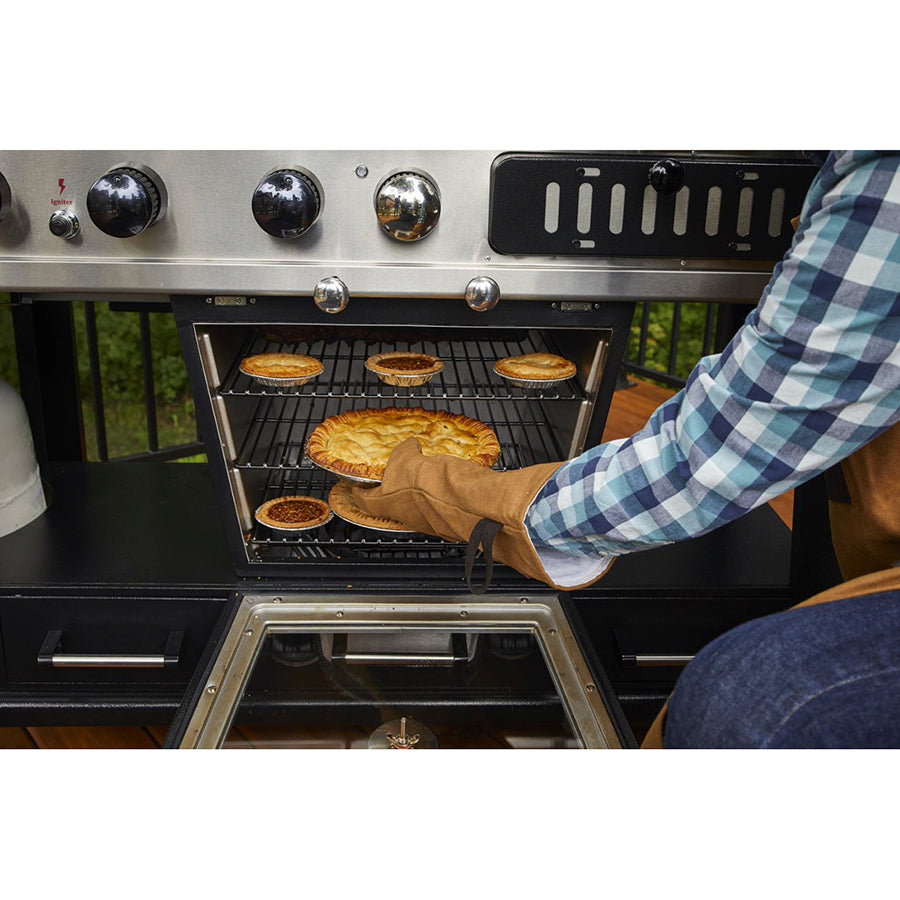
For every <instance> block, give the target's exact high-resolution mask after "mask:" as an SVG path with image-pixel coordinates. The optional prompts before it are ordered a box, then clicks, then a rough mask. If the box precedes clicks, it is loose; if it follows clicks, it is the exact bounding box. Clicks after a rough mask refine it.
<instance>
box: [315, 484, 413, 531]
mask: <svg viewBox="0 0 900 900" xmlns="http://www.w3.org/2000/svg"><path fill="white" fill-rule="evenodd" d="M328 505H329V506H330V507H331V508H332V509H333V510H334V514H335V515H336V516H338V517H339V518H341V519H343V520H344V521H345V522H350V524H351V525H362V526H363V527H365V528H376V529H378V530H379V531H409V529H408V528H407V527H406V526H405V525H404V524H403V523H402V522H397V521H395V520H394V519H386V518H384V517H383V516H373V515H370V514H369V513H367V512H363V511H362V510H361V509H360V508H359V507H358V506H357V505H356V501H355V500H354V499H353V491H352V489H351V487H350V484H349V482H347V481H339V482H338V483H337V484H336V485H335V486H334V487H333V488H332V489H331V492H330V493H329V494H328Z"/></svg>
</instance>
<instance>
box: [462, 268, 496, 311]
mask: <svg viewBox="0 0 900 900" xmlns="http://www.w3.org/2000/svg"><path fill="white" fill-rule="evenodd" d="M499 302H500V287H499V286H498V284H497V282H496V281H494V279H493V278H488V277H487V275H479V276H478V277H477V278H473V279H472V280H471V281H470V282H469V283H468V284H467V285H466V303H468V304H469V306H471V307H472V309H474V310H475V312H487V311H488V310H489V309H493V308H494V307H495V306H496V305H497V304H498V303H499Z"/></svg>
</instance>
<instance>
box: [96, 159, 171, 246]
mask: <svg viewBox="0 0 900 900" xmlns="http://www.w3.org/2000/svg"><path fill="white" fill-rule="evenodd" d="M87 210H88V215H89V216H90V217H91V221H92V222H93V223H94V224H95V225H96V226H97V227H98V228H99V229H100V230H101V231H103V232H105V233H106V234H108V235H111V236H112V237H118V238H126V237H133V236H134V235H136V234H140V233H141V232H142V231H146V230H147V229H148V228H150V226H151V225H155V224H156V223H157V222H158V221H159V220H160V219H161V218H162V217H163V215H164V214H165V211H166V190H165V186H164V185H163V182H162V179H161V178H160V177H159V175H157V174H156V173H155V172H154V171H153V170H152V169H148V168H147V167H146V166H141V167H140V168H138V167H137V166H121V167H119V168H116V169H111V170H110V171H109V172H107V173H106V174H105V175H104V176H103V177H102V178H100V179H98V180H97V181H95V182H94V184H93V185H91V189H90V190H89V191H88V196H87Z"/></svg>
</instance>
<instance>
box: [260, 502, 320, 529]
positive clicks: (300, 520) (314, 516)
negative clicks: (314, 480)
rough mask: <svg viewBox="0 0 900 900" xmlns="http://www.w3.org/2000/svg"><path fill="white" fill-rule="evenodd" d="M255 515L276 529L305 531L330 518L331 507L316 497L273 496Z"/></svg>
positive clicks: (263, 523)
mask: <svg viewBox="0 0 900 900" xmlns="http://www.w3.org/2000/svg"><path fill="white" fill-rule="evenodd" d="M255 517H256V521H257V522H259V523H260V524H261V525H268V526H269V528H275V529H277V530H278V531H305V530H306V529H307V528H318V527H319V525H324V524H325V523H326V522H327V521H328V520H329V519H330V518H331V509H330V508H329V506H328V504H327V503H326V502H325V501H324V500H319V499H317V498H316V497H275V498H274V499H273V500H266V502H265V503H263V505H262V506H260V508H259V509H258V510H256V513H255Z"/></svg>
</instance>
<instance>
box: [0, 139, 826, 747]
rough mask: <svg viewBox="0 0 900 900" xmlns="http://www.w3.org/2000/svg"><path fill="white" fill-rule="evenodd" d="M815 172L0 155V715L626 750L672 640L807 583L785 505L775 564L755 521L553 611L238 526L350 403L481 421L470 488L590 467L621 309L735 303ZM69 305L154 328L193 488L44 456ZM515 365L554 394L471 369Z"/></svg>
mask: <svg viewBox="0 0 900 900" xmlns="http://www.w3.org/2000/svg"><path fill="white" fill-rule="evenodd" d="M813 172H814V168H813V167H812V166H811V165H810V164H808V163H807V162H806V161H805V160H804V159H803V158H802V157H801V156H800V155H799V154H796V153H788V152H781V153H775V152H751V151H747V152H742V153H723V152H711V153H700V152H694V151H686V152H676V151H665V152H663V151H660V152H628V153H625V152H622V153H618V152H606V153H600V152H596V153H594V152H592V153H515V152H511V153H499V152H488V151H455V152H435V151H396V152H394V151H391V152H388V151H327V152H326V151H308V152H299V151H282V152H231V151H217V152H209V153H203V152H160V151H146V152H144V151H133V152H132V151H130V152H87V151H84V152H82V151H71V152H40V153H24V152H0V173H2V179H0V186H2V187H3V191H2V193H0V216H2V217H3V219H2V221H0V290H6V291H9V292H11V294H12V295H13V299H14V303H15V304H17V305H16V316H17V334H18V336H19V347H20V367H21V368H22V370H23V373H24V375H26V376H29V377H28V378H27V379H26V380H23V396H24V398H25V400H26V404H27V405H28V408H29V414H30V418H31V421H32V428H33V430H34V431H35V442H36V446H38V447H39V448H40V449H41V455H42V460H41V462H42V468H43V471H44V473H45V480H46V481H47V483H48V485H49V488H50V492H51V502H50V506H49V508H48V510H47V512H46V513H45V514H44V515H43V516H42V517H41V518H39V519H38V520H36V521H35V522H33V523H32V524H31V525H28V526H26V527H25V528H23V529H21V530H20V531H18V532H16V533H14V534H12V535H9V536H8V537H6V538H3V539H0V629H2V654H3V656H2V660H0V662H2V667H0V677H2V678H4V679H5V680H4V681H3V682H2V684H0V716H2V717H3V719H4V720H5V721H6V722H10V723H16V724H23V723H24V724H27V723H29V722H31V721H64V722H82V721H85V722H87V721H94V722H99V721H138V722H146V721H148V717H149V716H157V717H159V718H160V719H162V720H165V721H169V720H170V719H171V718H172V715H173V712H174V713H175V717H174V721H173V724H172V728H171V731H170V735H169V744H170V745H171V746H220V745H222V743H223V742H224V741H226V740H228V741H229V742H231V743H234V742H235V741H238V740H239V739H240V736H241V734H246V733H249V731H248V730H252V729H256V731H255V732H254V733H255V734H257V735H259V734H265V736H266V737H265V740H266V741H267V742H275V743H288V744H289V745H291V746H340V747H357V746H394V747H400V748H405V747H408V746H414V747H431V746H441V747H449V746H512V747H531V746H546V747H550V746H554V747H555V746H558V747H568V746H585V747H620V746H633V745H634V743H635V740H634V735H633V731H635V730H638V731H639V729H640V727H641V724H642V723H643V724H645V723H646V721H647V720H648V719H649V717H651V716H652V714H653V713H654V712H655V710H656V709H657V708H658V706H659V705H660V703H661V702H662V699H663V698H664V697H665V695H666V692H667V691H668V690H669V688H670V687H671V685H672V683H673V682H674V679H675V678H676V677H677V674H678V671H680V667H681V666H683V665H684V663H685V662H686V661H687V660H688V659H690V657H691V655H692V654H693V653H694V652H695V651H696V649H698V648H699V646H702V644H703V643H704V642H706V641H708V640H709V639H710V638H711V637H713V636H715V635H716V634H718V633H721V632H722V631H724V630H725V629H727V628H729V627H731V626H733V625H735V624H737V623H739V622H741V621H744V620H746V619H747V618H750V617H752V616H755V615H760V614H764V613H767V612H770V611H774V610H776V609H781V608H784V607H785V606H787V605H789V604H790V603H791V602H792V601H793V599H794V598H795V596H796V594H797V593H798V592H802V591H805V590H807V589H808V587H809V580H810V573H811V572H816V571H818V572H819V576H820V577H824V576H822V570H821V568H818V569H817V567H816V564H815V561H816V559H818V557H816V556H815V554H814V549H813V548H814V545H815V542H814V541H813V540H812V539H811V538H810V539H804V538H803V534H804V532H803V529H802V527H800V525H799V518H800V513H801V512H802V509H803V504H802V503H798V526H796V527H795V537H794V541H793V549H792V542H791V535H790V532H789V531H788V529H787V528H785V527H784V526H783V525H782V523H781V522H780V520H779V519H778V518H777V516H775V514H774V513H772V512H771V510H769V509H768V508H762V509H759V510H756V511H754V512H753V513H752V514H750V515H748V516H746V517H744V518H743V519H741V520H739V521H736V522H734V523H732V524H730V525H729V526H727V527H725V528H723V529H721V530H720V531H718V532H716V533H714V534H711V535H707V536H705V537H703V538H699V539H696V540H693V541H689V542H685V543H684V544H681V545H671V546H667V547H663V548H660V549H658V550H654V551H647V552H645V553H641V554H637V555H634V556H628V557H624V558H623V559H622V560H620V561H619V563H618V564H617V565H616V566H615V567H614V568H613V570H612V572H611V574H610V575H609V576H608V577H607V578H606V579H604V580H603V581H601V582H599V583H598V584H597V585H596V586H594V587H593V588H591V589H589V590H586V591H582V592H577V593H575V594H571V595H557V594H556V593H555V592H554V591H552V590H549V589H548V588H546V587H545V586H543V585H539V584H537V583H536V582H533V581H530V580H528V579H526V578H524V577H522V576H520V575H518V574H517V573H516V572H514V571H512V570H510V569H506V568H505V567H502V566H501V567H497V568H495V570H494V578H493V583H492V586H491V588H490V590H489V591H488V592H487V593H485V594H482V595H479V596H476V595H475V594H473V593H472V592H471V591H470V590H469V587H468V586H467V582H466V580H465V578H464V572H463V559H464V555H465V549H466V548H465V547H464V546H461V545H460V546H458V545H453V544H449V543H447V542H445V541H442V540H439V539H436V538H431V537H427V536H424V535H416V534H398V533H386V532H379V531H375V530H372V529H368V528H363V527H361V526H358V525H352V524H349V523H348V522H345V521H343V520H341V519H339V518H337V517H335V518H334V519H332V520H331V521H330V522H328V523H327V524H326V525H324V526H322V527H320V528H318V529H315V530H311V531H307V532H300V533H297V534H287V533H284V532H276V531H274V530H272V529H270V528H267V527H266V526H263V525H260V524H259V523H258V522H257V521H256V520H255V518H254V511H255V510H256V509H257V508H258V507H259V506H260V505H261V504H262V503H263V502H264V501H265V500H268V499H272V498H276V497H281V496H286V495H293V494H302V495H312V496H316V497H322V498H325V497H327V494H328V491H329V490H330V488H331V486H332V485H333V484H334V483H335V482H336V480H337V479H336V476H334V475H332V474H331V473H329V472H327V471H324V470H323V469H322V468H320V467H318V466H316V465H315V464H314V463H313V462H312V461H311V460H310V459H309V457H308V456H307V454H306V452H305V447H306V441H307V439H308V437H309V434H310V432H311V430H312V429H313V428H315V426H316V425H317V424H319V423H320V422H322V421H323V419H325V418H327V417H329V416H331V415H334V414H336V413H339V412H345V411H347V410H352V409H363V408H383V407H388V406H392V407H401V408H408V407H421V408H424V409H429V410H447V411H450V412H459V413H462V414H464V415H466V416H469V417H471V418H474V419H478V420H480V421H482V422H484V423H485V424H487V425H489V426H490V427H491V428H492V429H493V430H494V432H495V433H496V434H497V436H498V439H499V442H500V446H501V454H500V459H499V461H498V463H497V466H496V467H497V468H499V469H515V468H520V467H523V466H528V465H531V464H534V463H541V462H548V461H552V460H561V459H565V458H569V457H572V456H575V455H577V454H579V453H581V452H582V451H583V450H584V449H586V448H588V447H590V446H593V445H596V444H597V443H599V442H600V440H601V437H602V434H603V428H604V424H605V420H606V415H607V412H608V408H609V403H610V400H611V397H612V394H613V391H614V390H615V389H616V386H617V382H618V380H619V378H620V374H621V372H622V362H623V357H624V353H625V347H626V342H627V338H628V331H629V326H630V322H631V319H632V315H633V311H634V304H635V303H636V302H638V301H651V300H699V301H707V302H710V303H713V302H715V303H734V304H746V303H755V302H756V300H757V299H758V298H759V295H760V293H761V291H762V289H763V288H764V286H765V284H766V282H767V281H768V278H769V275H770V273H771V269H772V266H773V264H774V262H775V261H777V260H778V258H780V256H781V255H782V254H783V253H784V251H785V250H786V249H787V247H788V246H789V244H790V240H791V229H790V225H789V220H790V218H791V217H792V216H794V215H796V214H797V213H798V211H799V209H800V206H801V203H802V200H803V197H804V195H805V192H806V189H807V187H808V185H809V182H810V180H811V178H812V174H813ZM72 300H111V301H116V302H118V303H126V304H135V305H137V304H148V305H149V304H156V305H159V304H166V306H167V308H169V307H170V308H171V310H172V311H173V313H174V315H175V319H176V322H177V325H178V330H179V335H180V339H181V344H182V348H183V351H184V357H185V361H186V363H187V368H188V373H189V377H190V382H191V387H192V392H193V396H194V401H195V405H196V410H197V417H198V422H199V426H200V432H201V434H202V437H203V441H204V444H205V449H206V452H207V455H208V460H209V463H208V468H207V467H203V466H171V465H164V464H154V463H141V464H133V465H127V464H105V465H99V464H94V465H88V464H83V463H80V462H78V461H77V460H73V459H72V457H71V456H70V457H69V458H68V459H67V458H66V457H65V456H60V455H54V452H55V448H57V447H58V446H59V442H60V441H62V442H65V441H66V440H67V439H68V440H69V443H70V444H71V437H69V438H67V437H66V435H67V434H68V435H71V428H69V429H67V428H66V421H67V417H71V413H68V412H67V409H68V405H69V404H68V401H67V400H66V399H65V397H62V396H61V395H62V394H64V393H65V391H64V390H63V389H58V388H59V385H60V384H61V378H62V376H60V374H59V372H58V367H56V368H54V366H53V365H52V364H48V363H47V361H46V353H47V343H46V342H47V341H48V340H52V327H53V323H54V322H56V321H58V320H57V318H56V315H55V311H56V310H59V309H62V308H64V307H65V304H66V302H67V301H72ZM388 350H401V351H413V352H421V353H428V354H431V355H434V356H437V357H439V358H440V359H442V360H443V361H444V363H445V367H444V370H443V371H442V372H441V373H439V375H438V376H436V377H435V378H434V379H432V380H431V381H430V382H428V383H427V384H423V385H420V386H416V387H398V386H391V385H386V384H384V383H383V382H381V381H379V380H378V379H377V378H376V377H375V376H374V375H373V374H372V373H371V372H369V371H368V370H367V369H366V367H365V360H366V359H367V358H368V357H369V356H370V355H372V354H374V353H378V352H383V351H388ZM545 351H546V352H552V353H556V354H559V355H562V356H565V357H567V358H568V359H571V360H573V361H574V362H575V363H576V366H577V373H576V375H575V376H574V377H573V378H571V379H569V380H567V381H565V382H563V383H562V384H560V385H557V386H554V387H550V388H545V389H537V390H535V389H527V388H523V387H516V386H511V385H509V384H508V383H507V382H505V381H504V380H503V379H502V378H500V377H499V376H498V375H496V374H495V373H494V371H493V364H494V363H495V362H496V361H497V360H498V359H500V358H502V357H505V356H510V355H519V354H523V353H529V352H545ZM263 352H299V353H304V354H309V355H311V356H313V357H315V358H316V359H319V360H321V361H322V362H323V364H324V371H323V372H322V374H321V375H320V376H319V377H317V378H315V379H314V380H312V381H310V382H308V383H306V384H303V385H300V386H294V387H274V386H270V385H264V384H260V383H258V382H255V381H253V380H252V379H251V378H249V377H248V376H247V375H245V374H243V373H242V372H241V370H240V368H239V364H240V361H241V360H242V359H244V358H245V357H247V356H250V355H253V354H258V353H263ZM63 356H64V357H65V354H63ZM54 388H57V389H54ZM66 396H67V397H69V400H71V396H70V395H66ZM798 535H799V536H798ZM816 552H817V551H816ZM792 553H793V561H792ZM176 708H177V712H175V710H176ZM241 729H244V730H243V732H242V731H241ZM229 734H230V735H231V737H229Z"/></svg>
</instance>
